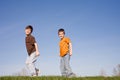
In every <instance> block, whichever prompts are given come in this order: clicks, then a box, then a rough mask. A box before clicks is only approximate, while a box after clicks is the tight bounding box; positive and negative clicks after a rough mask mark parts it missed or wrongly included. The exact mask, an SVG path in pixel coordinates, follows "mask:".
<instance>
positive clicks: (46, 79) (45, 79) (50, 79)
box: [0, 76, 120, 80]
mask: <svg viewBox="0 0 120 80" xmlns="http://www.w3.org/2000/svg"><path fill="white" fill-rule="evenodd" d="M0 80H120V77H77V78H65V77H60V76H41V77H28V76H3V77H0Z"/></svg>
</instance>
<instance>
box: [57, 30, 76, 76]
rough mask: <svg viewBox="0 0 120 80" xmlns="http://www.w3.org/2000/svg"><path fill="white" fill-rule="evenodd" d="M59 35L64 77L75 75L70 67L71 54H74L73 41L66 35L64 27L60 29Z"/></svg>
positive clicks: (61, 66)
mask: <svg viewBox="0 0 120 80" xmlns="http://www.w3.org/2000/svg"><path fill="white" fill-rule="evenodd" d="M58 36H59V37H60V39H61V40H60V42H59V47H60V57H61V59H60V70H61V74H62V76H64V77H75V76H76V75H75V74H74V73H73V72H72V70H71V67H70V64H69V62H70V56H72V43H71V41H70V39H69V38H67V37H65V31H64V29H59V30H58Z"/></svg>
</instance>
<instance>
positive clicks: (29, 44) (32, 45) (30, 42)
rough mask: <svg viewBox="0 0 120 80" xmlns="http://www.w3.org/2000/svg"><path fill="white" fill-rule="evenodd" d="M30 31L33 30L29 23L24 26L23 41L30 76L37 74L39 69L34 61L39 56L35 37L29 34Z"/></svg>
mask: <svg viewBox="0 0 120 80" xmlns="http://www.w3.org/2000/svg"><path fill="white" fill-rule="evenodd" d="M32 32H33V27H32V26H31V25H28V26H27V27H26V28H25V34H26V38H25V42H26V49H27V52H28V58H27V60H26V65H27V68H28V69H29V71H30V73H31V76H38V73H39V69H37V68H36V67H35V62H36V60H37V58H38V56H39V50H38V45H37V43H36V41H35V38H34V37H33V36H32V35H31V34H32Z"/></svg>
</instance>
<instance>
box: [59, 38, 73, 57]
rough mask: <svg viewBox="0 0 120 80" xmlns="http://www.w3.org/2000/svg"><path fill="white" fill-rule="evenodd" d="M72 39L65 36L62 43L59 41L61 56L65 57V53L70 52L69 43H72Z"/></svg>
mask: <svg viewBox="0 0 120 80" xmlns="http://www.w3.org/2000/svg"><path fill="white" fill-rule="evenodd" d="M70 42H71V41H70V39H69V38H67V37H64V38H63V39H62V40H61V41H60V43H59V47H60V56H61V57H63V56H64V55H66V54H67V53H68V52H69V43H70Z"/></svg>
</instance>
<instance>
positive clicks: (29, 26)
mask: <svg viewBox="0 0 120 80" xmlns="http://www.w3.org/2000/svg"><path fill="white" fill-rule="evenodd" d="M25 29H30V30H31V33H32V32H33V27H32V26H31V25H28V26H26V28H25Z"/></svg>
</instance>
